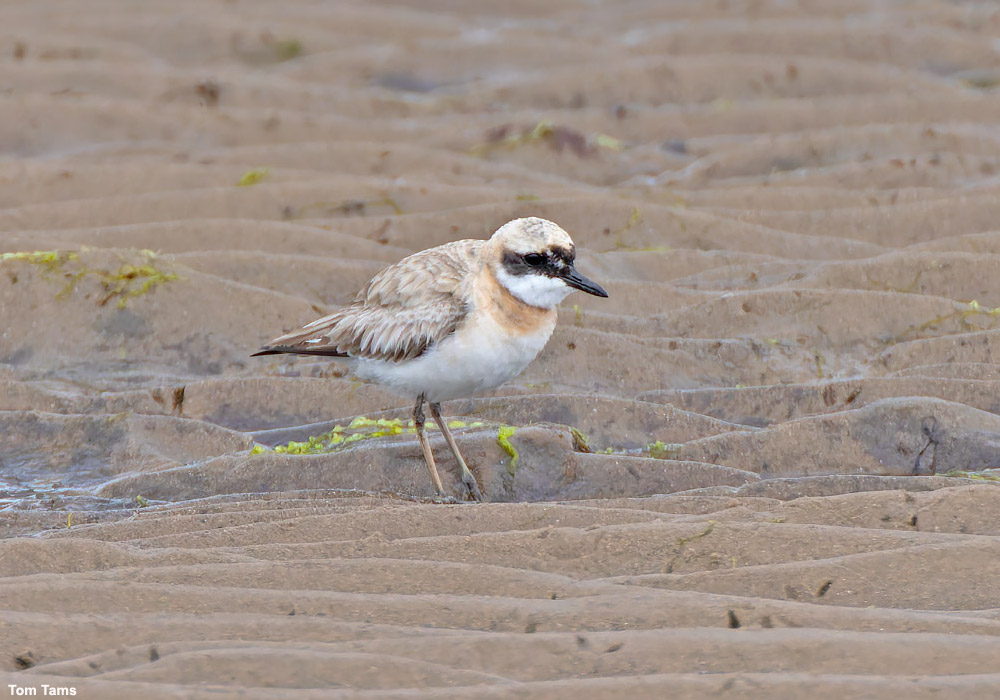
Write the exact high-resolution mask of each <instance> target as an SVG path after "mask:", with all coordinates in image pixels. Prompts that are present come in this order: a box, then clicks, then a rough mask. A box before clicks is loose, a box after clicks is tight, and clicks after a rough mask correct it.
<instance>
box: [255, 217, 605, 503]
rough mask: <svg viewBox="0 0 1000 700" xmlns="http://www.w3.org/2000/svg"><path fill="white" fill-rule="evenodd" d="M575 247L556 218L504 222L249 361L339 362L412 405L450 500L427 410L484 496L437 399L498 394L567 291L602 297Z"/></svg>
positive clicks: (397, 269)
mask: <svg viewBox="0 0 1000 700" xmlns="http://www.w3.org/2000/svg"><path fill="white" fill-rule="evenodd" d="M575 258H576V247H575V245H574V244H573V241H572V239H571V238H570V236H569V234H568V233H566V231H564V230H563V229H562V228H560V227H559V226H558V225H557V224H555V223H553V222H552V221H548V220H546V219H541V218H537V217H527V218H521V219H514V220H512V221H508V222H507V223H505V224H504V225H503V226H501V227H500V228H498V229H497V230H496V232H495V233H493V235H492V236H491V237H490V238H489V239H486V240H481V239H466V240H459V241H452V242H450V243H445V244H443V245H439V246H436V247H434V248H428V249H427V250H423V251H420V252H417V253H414V254H412V255H410V256H408V257H406V258H403V259H402V260H400V261H399V262H397V263H395V264H393V265H390V266H389V267H386V268H384V269H383V270H382V271H380V272H379V273H377V274H376V275H375V276H374V277H373V278H372V279H371V281H369V282H368V284H367V285H365V286H364V287H363V288H362V289H361V291H359V292H358V293H357V295H356V296H355V298H354V300H353V301H352V302H350V303H349V304H347V305H345V306H343V307H341V308H338V309H336V310H335V311H333V313H330V314H329V315H327V316H324V317H322V318H320V319H317V320H315V321H313V322H312V323H309V324H307V325H305V326H303V327H302V328H301V329H299V330H296V331H293V332H291V333H286V334H285V335H281V336H278V337H277V338H275V339H273V340H272V341H270V342H269V343H267V344H266V345H263V346H262V347H261V348H260V350H259V351H258V352H256V353H253V355H251V357H257V356H260V355H277V354H285V353H287V354H296V355H319V356H327V357H333V358H343V359H344V360H345V361H346V362H347V363H348V365H349V369H350V370H351V371H352V372H353V374H354V375H355V376H356V377H358V378H359V379H362V380H365V381H370V382H374V383H377V384H380V385H382V386H384V387H385V388H387V389H388V390H390V391H391V392H394V393H396V394H398V395H400V396H404V397H409V398H410V399H411V400H413V401H414V402H415V404H414V408H413V425H414V428H415V431H416V434H417V440H418V441H419V443H420V448H421V450H422V452H423V456H424V461H425V462H426V463H427V467H428V469H429V471H430V474H431V479H432V481H433V482H434V487H435V489H436V490H437V493H438V496H441V497H446V494H445V490H444V487H443V485H442V483H441V477H440V475H439V474H438V470H437V465H436V463H435V461H434V454H433V452H432V451H431V448H430V444H429V443H428V441H427V434H426V431H425V423H426V417H425V414H424V410H423V406H424V403H427V404H428V407H429V409H430V414H431V417H432V418H433V419H434V422H435V423H437V425H438V427H439V428H440V429H441V433H442V434H443V435H444V439H445V442H446V443H447V444H448V448H449V449H450V450H451V453H452V454H453V455H454V457H455V459H456V460H457V461H458V464H459V467H460V468H461V471H462V484H463V485H464V486H465V489H466V492H467V493H466V494H465V497H466V498H467V499H471V500H475V501H482V500H483V495H482V491H481V489H480V488H479V484H478V482H477V481H476V477H475V476H474V475H473V473H472V471H471V470H470V469H469V466H468V464H467V463H466V461H465V459H464V458H463V457H462V453H461V452H460V451H459V449H458V445H457V444H456V443H455V438H454V437H453V436H452V434H451V431H450V430H449V428H448V424H447V422H446V421H445V420H444V419H443V418H442V415H441V402H442V401H447V400H449V399H455V398H462V397H467V396H474V395H476V394H480V393H482V392H485V391H489V390H490V389H494V388H496V387H498V386H500V385H501V384H503V383H504V382H506V381H508V380H510V379H512V378H513V377H515V376H517V375H518V374H520V373H521V372H522V371H523V370H524V369H525V368H526V367H527V366H528V365H529V364H530V363H531V362H532V361H533V360H534V359H535V358H536V357H537V356H538V354H539V353H540V352H541V351H542V348H544V347H545V344H546V343H547V342H548V340H549V338H550V337H551V335H552V332H553V330H554V329H555V327H556V316H557V314H556V307H557V305H558V304H559V303H560V302H562V300H563V299H565V298H566V296H567V295H568V294H570V293H571V292H573V291H574V290H580V291H582V292H586V293H587V294H592V295H594V296H598V297H607V296H608V293H607V292H606V291H604V289H603V288H602V287H601V286H600V285H599V284H597V283H596V282H593V281H591V280H589V279H587V278H586V277H584V276H583V275H582V274H580V273H579V272H577V270H576V267H575V265H574V261H575Z"/></svg>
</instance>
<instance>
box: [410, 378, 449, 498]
mask: <svg viewBox="0 0 1000 700" xmlns="http://www.w3.org/2000/svg"><path fill="white" fill-rule="evenodd" d="M432 410H433V409H432ZM424 423H425V420H424V395H423V394H421V395H420V396H418V397H417V405H416V406H415V407H414V408H413V427H414V428H416V429H417V440H419V441H420V449H421V450H423V451H424V461H425V462H427V468H428V469H430V470H431V479H433V480H434V488H436V489H437V492H438V495H439V496H443V495H444V486H442V485H441V477H440V476H438V470H437V466H436V465H435V464H434V453H433V452H431V445H430V443H429V442H427V432H426V431H425V430H424Z"/></svg>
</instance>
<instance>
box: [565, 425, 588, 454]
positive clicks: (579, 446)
mask: <svg viewBox="0 0 1000 700" xmlns="http://www.w3.org/2000/svg"><path fill="white" fill-rule="evenodd" d="M569 432H570V434H571V435H572V436H573V449H574V450H576V451H577V452H593V450H592V449H591V448H590V441H589V440H587V436H586V435H584V434H583V432H581V431H580V430H578V429H577V428H574V427H573V426H570V427H569Z"/></svg>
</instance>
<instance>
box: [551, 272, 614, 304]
mask: <svg viewBox="0 0 1000 700" xmlns="http://www.w3.org/2000/svg"><path fill="white" fill-rule="evenodd" d="M562 278H563V280H564V281H565V282H566V284H568V285H569V286H570V287H572V288H573V289H579V290H580V291H581V292H586V293H587V294H593V295H594V296H595V297H606V296H608V293H607V292H605V291H604V290H603V289H602V288H601V285H599V284H597V282H591V281H590V280H589V279H587V278H586V277H584V276H583V275H581V274H580V273H579V272H577V271H576V268H575V267H572V266H570V267H569V268H567V271H566V272H565V273H564V274H563V275H562Z"/></svg>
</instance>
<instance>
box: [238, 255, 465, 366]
mask: <svg viewBox="0 0 1000 700" xmlns="http://www.w3.org/2000/svg"><path fill="white" fill-rule="evenodd" d="M481 244H482V241H471V240H470V241H455V242H453V243H446V244H445V245H442V246H438V247H437V248H431V249H429V250H425V251H422V252H420V253H415V254H414V255H411V256H409V257H408V258H404V259H403V260H401V261H399V262H398V263H396V264H395V265H391V266H389V267H387V268H385V269H384V270H382V271H381V272H380V273H378V274H377V275H375V277H373V278H372V280H371V282H369V283H368V286H366V287H365V288H364V289H362V290H361V291H360V292H358V295H357V297H355V299H354V301H353V302H352V303H351V304H349V305H348V306H345V307H343V308H341V309H338V310H337V311H334V312H333V313H332V314H330V315H329V316H324V317H323V318H321V319H318V320H316V321H313V322H312V323H310V324H309V325H307V326H305V327H304V328H302V329H301V330H298V331H295V332H292V333H288V334H286V335H283V336H280V337H278V338H275V339H274V340H272V341H271V342H270V343H268V344H267V345H265V346H264V347H262V348H261V350H260V352H257V353H254V354H255V355H273V354H278V353H293V354H299V355H329V356H334V357H365V358H370V359H377V360H392V361H394V362H399V361H400V360H408V359H412V358H414V357H419V356H420V355H422V354H423V353H424V352H425V351H426V350H427V349H428V348H429V347H430V346H432V345H433V344H434V343H437V342H440V341H441V340H443V339H444V338H446V337H448V336H449V335H450V334H451V333H453V332H454V331H455V329H456V328H458V326H459V324H460V323H461V322H462V319H464V318H465V314H466V312H467V308H466V304H465V299H466V298H467V294H466V292H467V285H468V284H469V278H470V275H471V273H472V272H473V271H474V269H475V264H476V253H477V251H478V248H479V246H480V245H481Z"/></svg>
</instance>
